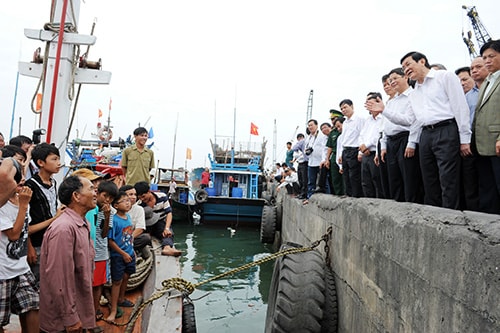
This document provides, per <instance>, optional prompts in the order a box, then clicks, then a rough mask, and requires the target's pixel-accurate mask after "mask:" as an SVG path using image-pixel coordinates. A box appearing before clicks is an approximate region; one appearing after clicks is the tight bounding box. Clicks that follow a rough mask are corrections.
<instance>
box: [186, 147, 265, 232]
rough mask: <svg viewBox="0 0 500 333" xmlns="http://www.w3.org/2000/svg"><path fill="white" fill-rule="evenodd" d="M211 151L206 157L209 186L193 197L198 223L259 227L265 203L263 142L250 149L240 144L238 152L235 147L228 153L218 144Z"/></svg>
mask: <svg viewBox="0 0 500 333" xmlns="http://www.w3.org/2000/svg"><path fill="white" fill-rule="evenodd" d="M212 147H213V155H211V154H209V155H208V158H209V160H210V185H211V186H210V187H207V188H205V189H202V190H199V191H197V192H196V194H195V200H196V202H197V203H198V206H199V207H200V215H201V222H202V223H205V224H214V223H222V224H228V225H241V224H245V225H248V224H251V225H260V222H261V218H262V210H263V207H264V204H265V203H266V200H264V199H262V184H263V179H264V177H263V174H262V171H263V161H264V158H265V153H266V142H265V141H264V142H263V143H262V144H260V145H259V144H257V143H254V144H253V147H252V144H251V143H247V144H245V145H241V144H240V145H239V147H240V149H239V150H238V151H237V150H235V148H234V145H232V147H231V149H229V150H224V149H222V148H221V147H220V146H218V145H217V144H212ZM243 147H245V148H243ZM252 148H253V149H252Z"/></svg>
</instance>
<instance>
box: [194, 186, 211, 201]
mask: <svg viewBox="0 0 500 333" xmlns="http://www.w3.org/2000/svg"><path fill="white" fill-rule="evenodd" d="M194 200H195V201H196V203H198V204H201V203H204V202H207V200H208V192H207V191H205V190H203V189H202V190H198V191H196V193H195V194H194Z"/></svg>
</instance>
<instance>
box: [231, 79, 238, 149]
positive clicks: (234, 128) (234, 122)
mask: <svg viewBox="0 0 500 333" xmlns="http://www.w3.org/2000/svg"><path fill="white" fill-rule="evenodd" d="M236 95H237V90H236V85H235V86H234V115H233V144H232V149H233V150H234V147H235V145H236Z"/></svg>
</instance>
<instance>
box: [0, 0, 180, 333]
mask: <svg viewBox="0 0 500 333" xmlns="http://www.w3.org/2000/svg"><path fill="white" fill-rule="evenodd" d="M79 12H80V1H71V4H70V5H68V0H55V1H52V2H51V8H50V13H51V16H50V22H49V23H47V24H45V25H44V27H43V28H42V29H25V36H26V37H28V38H30V39H33V40H36V41H39V42H42V43H45V44H46V48H45V50H46V54H40V52H38V53H36V54H35V56H34V58H33V60H32V61H30V62H20V63H19V74H20V75H25V76H29V77H32V78H35V79H37V80H39V81H40V82H41V81H43V83H44V84H43V87H44V91H43V98H42V100H41V102H40V110H39V111H38V112H37V113H36V114H35V117H36V118H37V119H36V120H37V121H36V123H37V124H39V126H40V128H39V129H37V130H35V131H36V132H37V133H38V134H41V136H43V138H41V141H44V142H49V143H54V144H55V145H56V146H57V147H58V148H59V149H60V150H61V151H63V150H64V149H66V147H68V148H67V149H66V151H67V153H68V155H69V156H70V158H71V162H69V163H67V156H66V155H65V154H61V162H62V163H63V164H64V165H65V169H66V170H65V171H64V172H60V173H59V174H58V177H63V176H64V175H66V174H68V173H69V171H70V170H71V169H74V168H76V167H84V166H85V167H91V168H92V169H94V170H96V171H101V172H104V173H111V174H112V176H113V173H116V174H119V173H120V172H121V168H120V166H119V156H120V155H121V150H122V149H123V148H124V147H125V145H126V144H127V142H124V141H123V140H118V141H116V143H115V142H113V141H111V137H112V132H111V127H110V126H109V120H108V126H104V127H102V128H101V129H102V130H100V131H98V135H97V137H98V139H99V140H95V141H92V140H90V141H84V140H80V139H78V140H73V141H71V142H69V144H68V140H69V135H70V133H71V127H72V123H73V118H74V116H75V113H76V110H77V104H78V97H79V93H80V88H81V86H82V85H85V84H109V82H110V80H111V73H110V72H106V71H103V70H102V69H101V65H100V64H101V60H100V59H99V61H96V62H92V61H89V60H87V57H88V54H89V48H90V46H91V45H94V44H95V43H96V37H95V36H93V35H82V34H79V33H78V32H77V31H78V17H79ZM94 24H95V22H94ZM92 31H93V28H92ZM83 46H87V50H86V52H85V53H84V54H82V55H80V54H79V52H80V48H82V49H83ZM40 49H41V48H39V49H38V50H40ZM37 89H38V88H37ZM68 91H78V92H77V93H76V95H73V94H68ZM110 109H111V103H110ZM108 119H109V118H108ZM42 129H43V130H42ZM35 131H34V134H35ZM156 245H157V246H155V248H154V249H155V250H154V251H155V252H156V254H153V253H150V255H149V256H147V255H144V256H143V258H142V259H143V260H142V262H139V260H138V261H137V267H138V268H139V266H141V267H142V266H144V270H142V269H138V271H139V272H141V273H143V275H141V276H136V277H137V280H136V279H134V280H135V282H134V285H133V286H130V284H129V285H128V286H130V287H131V291H130V292H129V293H128V294H127V296H126V297H127V298H128V299H130V300H131V301H132V302H134V303H135V304H136V309H139V307H140V304H141V303H142V301H143V300H148V299H151V298H152V297H153V296H154V295H155V294H156V293H157V292H158V291H159V290H161V289H165V288H164V287H162V282H163V281H164V280H165V279H168V278H171V277H179V276H180V265H179V261H178V258H174V257H168V256H161V255H160V254H159V249H158V247H159V246H158V244H156ZM132 289H133V290H132ZM167 294H168V293H167ZM182 303H183V301H182V297H175V296H174V297H171V298H167V297H157V298H155V301H154V302H153V303H152V305H148V306H143V307H142V310H144V311H142V312H141V315H140V316H139V319H138V320H137V321H135V322H134V323H133V324H131V325H128V327H127V328H125V325H126V322H127V319H128V315H130V314H131V312H132V311H134V310H135V309H134V310H133V309H128V310H127V309H125V310H126V311H125V314H124V316H123V317H122V318H120V320H118V321H119V322H121V325H118V326H116V325H114V326H112V325H108V324H104V323H103V322H102V321H99V322H98V325H99V326H102V327H104V331H105V332H123V331H126V332H148V331H149V332H158V331H160V330H161V331H163V332H178V331H180V329H181V326H182V317H181V313H182V307H183V305H182ZM107 311H108V310H106V308H103V313H104V315H105V316H106V315H107V314H108V312H107ZM11 321H12V322H17V321H18V320H17V318H11ZM165 322H168V323H169V325H167V327H165V325H164V323H165ZM14 326H15V324H13V327H8V328H7V330H8V332H20V329H19V328H16V327H14Z"/></svg>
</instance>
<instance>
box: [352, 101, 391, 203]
mask: <svg viewBox="0 0 500 333" xmlns="http://www.w3.org/2000/svg"><path fill="white" fill-rule="evenodd" d="M377 98H379V99H382V95H381V94H380V93H378V92H370V93H369V94H368V95H367V99H377ZM369 112H370V116H369V117H368V119H366V120H365V124H364V126H363V128H362V130H361V133H360V135H359V151H360V152H361V153H362V154H361V155H358V160H359V161H360V162H361V187H362V188H363V195H364V196H365V197H367V198H380V199H384V198H385V197H384V193H383V189H382V182H381V180H380V171H379V169H378V167H377V165H376V164H375V154H376V153H377V145H378V139H379V137H380V132H381V130H382V115H381V114H380V112H375V111H369Z"/></svg>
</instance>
